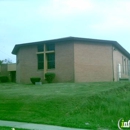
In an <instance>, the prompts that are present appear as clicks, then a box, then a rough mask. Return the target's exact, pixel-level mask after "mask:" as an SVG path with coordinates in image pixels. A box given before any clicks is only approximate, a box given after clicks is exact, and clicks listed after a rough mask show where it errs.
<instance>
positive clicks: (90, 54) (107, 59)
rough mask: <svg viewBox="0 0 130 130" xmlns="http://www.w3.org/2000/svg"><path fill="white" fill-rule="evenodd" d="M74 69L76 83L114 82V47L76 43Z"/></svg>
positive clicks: (103, 44)
mask: <svg viewBox="0 0 130 130" xmlns="http://www.w3.org/2000/svg"><path fill="white" fill-rule="evenodd" d="M74 69H75V82H100V81H113V63H112V46H111V45H107V44H105V43H102V44H97V43H96V44H95V43H78V42H75V44H74Z"/></svg>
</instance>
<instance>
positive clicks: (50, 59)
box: [47, 53, 55, 69]
mask: <svg viewBox="0 0 130 130" xmlns="http://www.w3.org/2000/svg"><path fill="white" fill-rule="evenodd" d="M47 68H48V69H53V68H55V53H48V54H47Z"/></svg>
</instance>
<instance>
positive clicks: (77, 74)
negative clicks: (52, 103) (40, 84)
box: [12, 37, 130, 83]
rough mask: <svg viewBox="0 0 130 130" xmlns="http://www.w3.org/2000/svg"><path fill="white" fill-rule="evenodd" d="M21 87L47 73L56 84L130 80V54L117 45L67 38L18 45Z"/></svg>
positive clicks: (15, 52)
mask: <svg viewBox="0 0 130 130" xmlns="http://www.w3.org/2000/svg"><path fill="white" fill-rule="evenodd" d="M12 53H13V54H15V55H16V56H17V65H16V66H17V67H16V68H17V70H16V82H17V83H30V77H41V79H42V81H44V79H45V77H44V74H45V73H46V72H54V73H55V74H56V77H55V81H54V82H100V81H118V80H120V79H129V76H130V74H129V71H130V66H129V65H130V54H129V53H128V52H127V51H126V50H125V49H124V48H123V47H122V46H121V45H120V44H119V43H118V42H116V41H108V40H97V39H87V38H77V37H67V38H60V39H54V40H47V41H39V42H33V43H25V44H17V45H15V47H14V49H13V51H12Z"/></svg>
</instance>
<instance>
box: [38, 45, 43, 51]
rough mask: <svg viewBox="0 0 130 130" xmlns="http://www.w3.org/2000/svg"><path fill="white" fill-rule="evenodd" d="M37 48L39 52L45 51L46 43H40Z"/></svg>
mask: <svg viewBox="0 0 130 130" xmlns="http://www.w3.org/2000/svg"><path fill="white" fill-rule="evenodd" d="M37 50H38V52H43V51H44V45H43V44H39V45H38V46H37Z"/></svg>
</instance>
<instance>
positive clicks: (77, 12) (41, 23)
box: [0, 0, 130, 62]
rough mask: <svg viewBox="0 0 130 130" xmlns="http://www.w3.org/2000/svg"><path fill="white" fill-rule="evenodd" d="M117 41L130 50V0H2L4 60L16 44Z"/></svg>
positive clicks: (1, 55)
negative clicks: (71, 39)
mask: <svg viewBox="0 0 130 130" xmlns="http://www.w3.org/2000/svg"><path fill="white" fill-rule="evenodd" d="M68 36H74V37H84V38H93V39H104V40H115V41H117V42H118V43H119V44H121V45H122V46H123V47H124V48H125V49H126V50H127V51H128V52H130V0H0V60H2V59H5V58H9V59H11V60H12V61H13V62H15V55H12V54H11V51H12V49H13V47H14V45H15V44H21V43H26V42H34V41H42V40H49V39H55V38H61V37H68Z"/></svg>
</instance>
